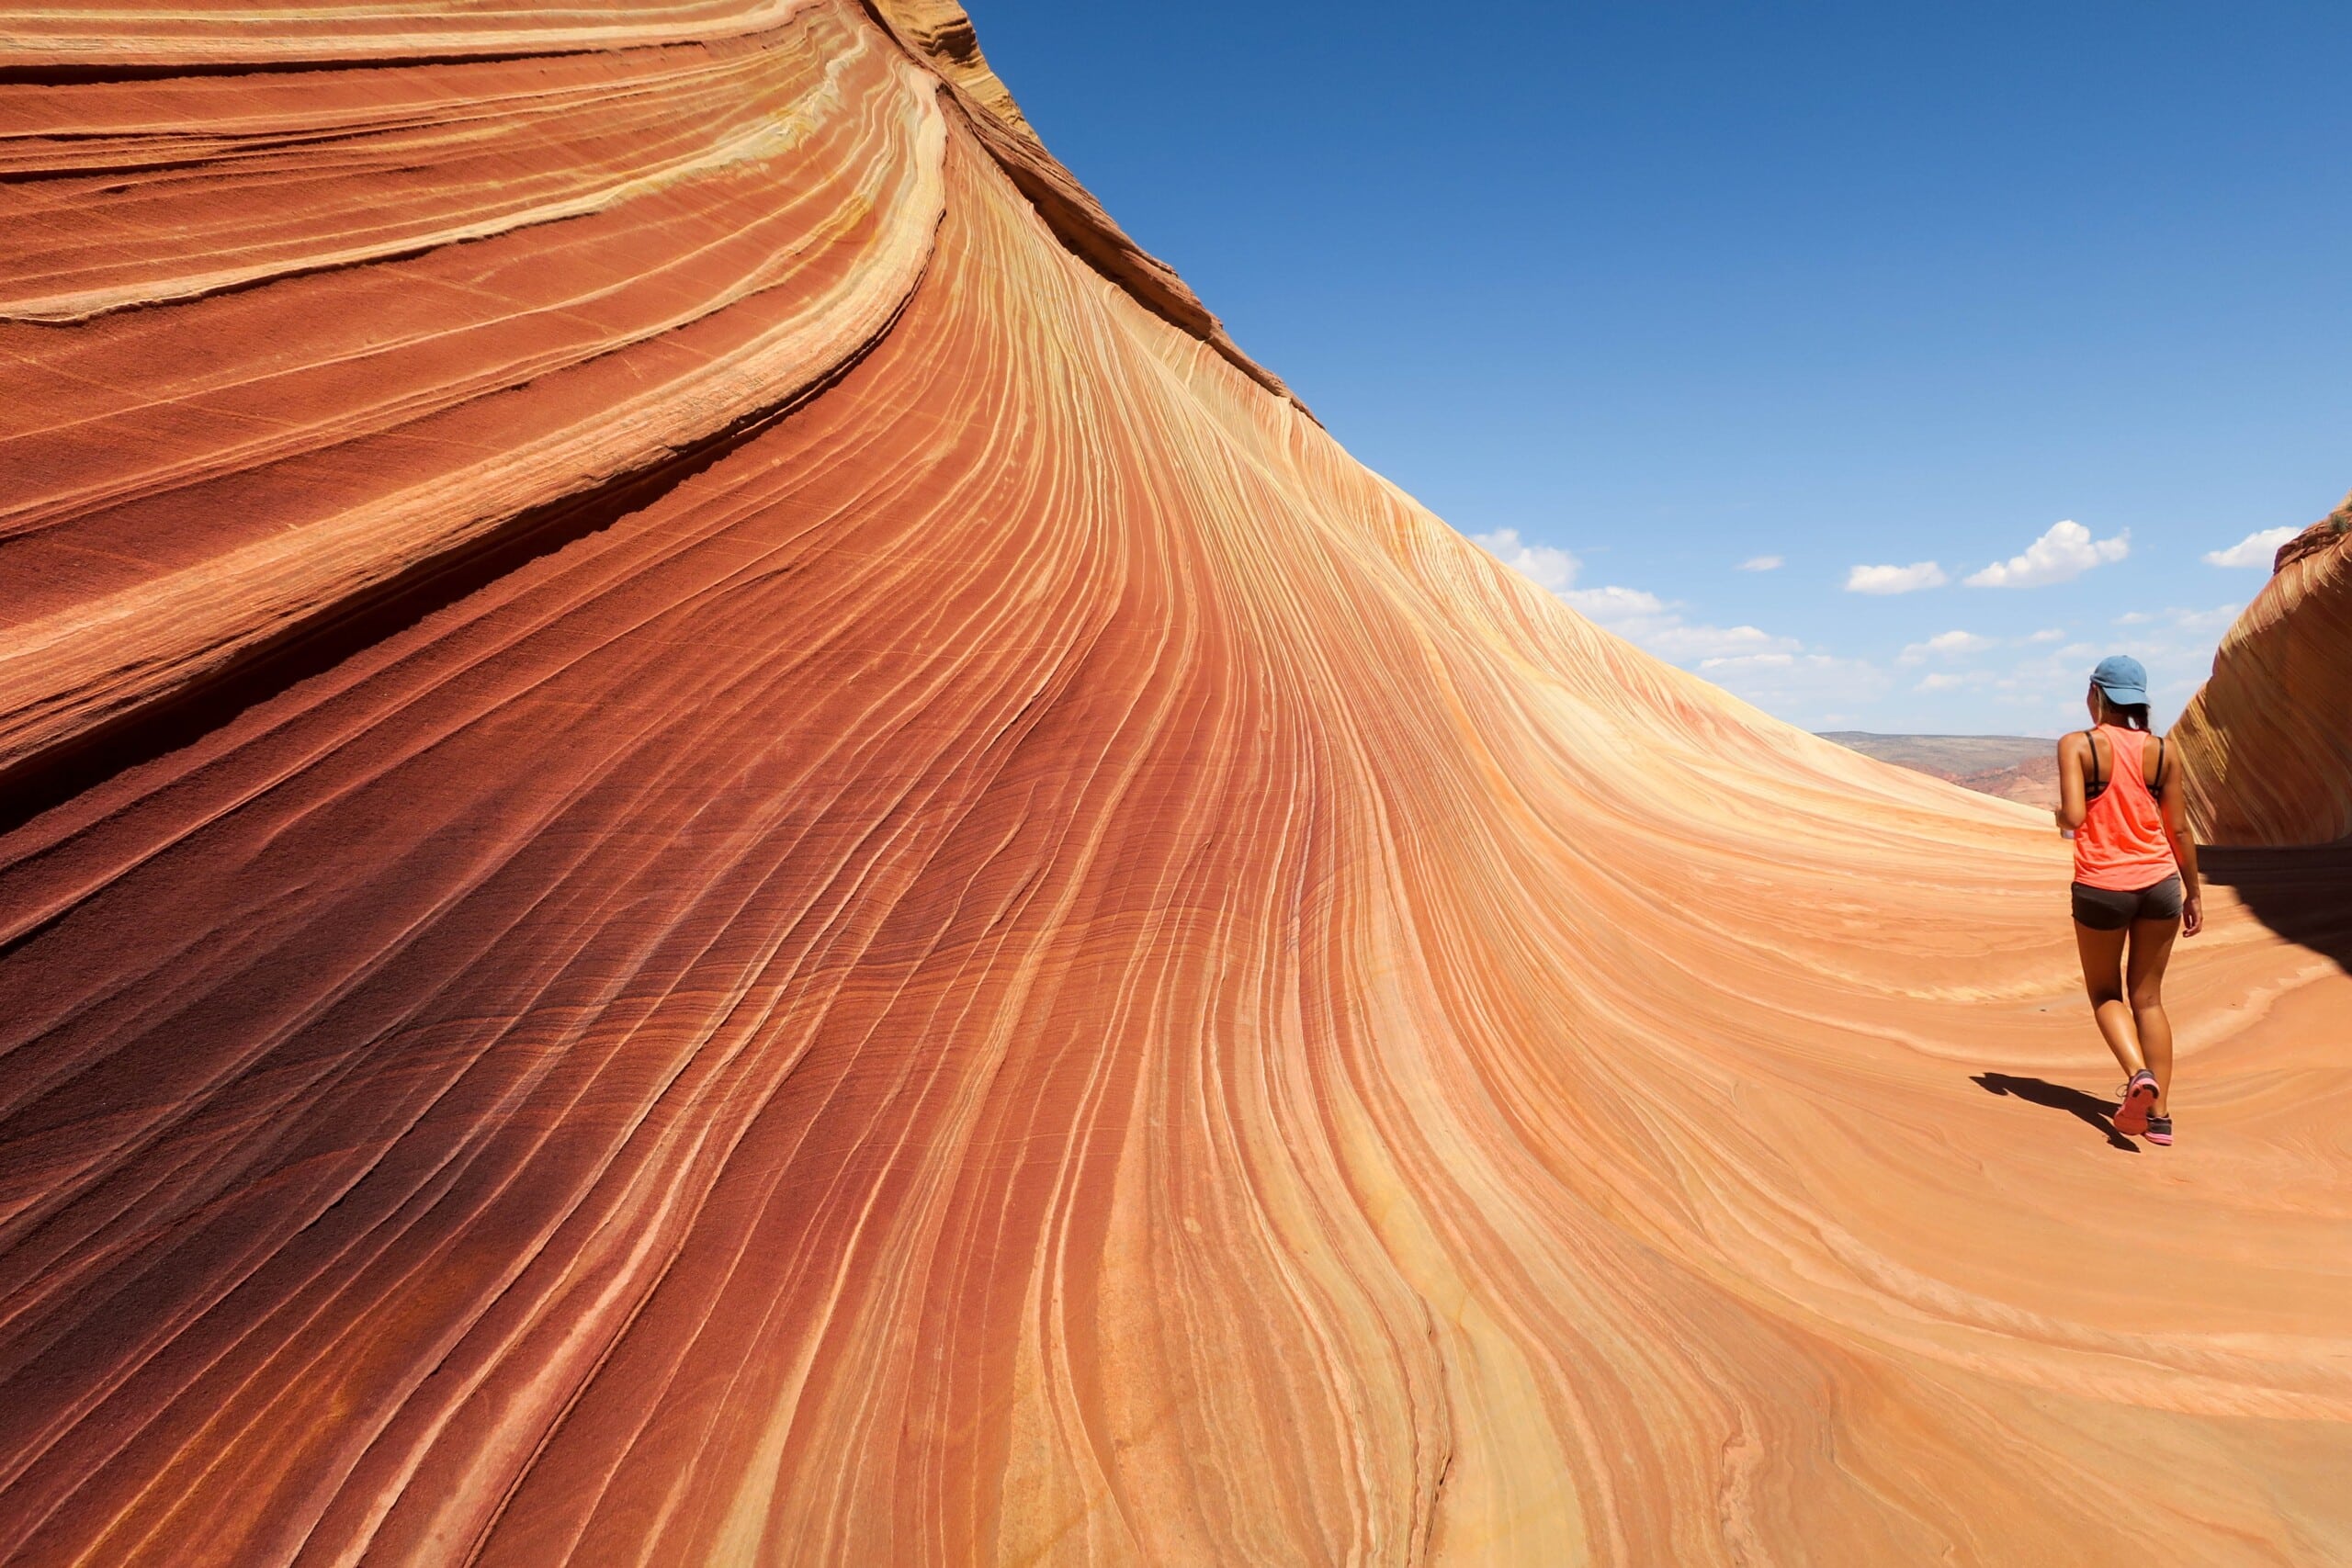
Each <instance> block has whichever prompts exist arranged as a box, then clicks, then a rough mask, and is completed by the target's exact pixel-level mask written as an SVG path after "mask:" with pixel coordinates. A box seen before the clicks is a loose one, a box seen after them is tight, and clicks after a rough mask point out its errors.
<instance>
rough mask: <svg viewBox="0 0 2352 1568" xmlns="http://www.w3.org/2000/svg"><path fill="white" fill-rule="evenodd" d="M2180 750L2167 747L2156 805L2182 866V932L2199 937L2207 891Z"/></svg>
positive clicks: (2175, 856) (2167, 836)
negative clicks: (2191, 831) (2199, 865)
mask: <svg viewBox="0 0 2352 1568" xmlns="http://www.w3.org/2000/svg"><path fill="white" fill-rule="evenodd" d="M2183 772H2185V770H2184V769H2183V768H2182V767H2181V765H2180V748H2179V747H2177V746H2173V745H2166V746H2165V778H2164V783H2163V784H2161V785H2159V786H2158V788H2157V790H2156V805H2157V807H2159V808H2161V809H2162V810H2163V812H2164V818H2165V838H2167V839H2169V840H2172V858H2173V859H2174V860H2176V861H2177V862H2178V863H2180V893H2181V902H2180V929H2181V931H2182V933H2183V934H2184V935H2187V936H2195V935H2196V934H2197V933H2198V932H2199V931H2202V930H2204V929H2205V890H2204V886H2203V885H2202V884H2201V883H2200V882H2199V880H2198V875H2197V840H2195V839H2194V838H2192V837H2191V836H2190V835H2189V831H2188V792H2187V791H2186V790H2184V789H2182V787H2181V774H2182V773H2183Z"/></svg>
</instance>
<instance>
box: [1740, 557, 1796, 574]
mask: <svg viewBox="0 0 2352 1568" xmlns="http://www.w3.org/2000/svg"><path fill="white" fill-rule="evenodd" d="M1788 564H1789V563H1788V562H1787V561H1785V560H1783V559H1782V558H1780V557H1779V556H1750V557H1748V558H1747V559H1746V560H1744V561H1742V562H1740V563H1739V570H1742V571H1778V570H1781V568H1782V567H1784V566H1786V565H1788Z"/></svg>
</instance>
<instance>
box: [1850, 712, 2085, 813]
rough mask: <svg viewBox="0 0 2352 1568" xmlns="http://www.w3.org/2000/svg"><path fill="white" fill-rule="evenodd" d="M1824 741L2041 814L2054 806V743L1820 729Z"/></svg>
mask: <svg viewBox="0 0 2352 1568" xmlns="http://www.w3.org/2000/svg"><path fill="white" fill-rule="evenodd" d="M1822 739H1825V740H1835V741H1836V742H1837V743H1838V745H1840V746H1844V747H1848V748H1849V749H1850V750H1856V751H1860V753H1861V754H1862V755H1863V756H1865V757H1875V758H1877V759H1878V760H1879V761H1882V762H1892V763H1894V765H1895V766H1896V767H1898V768H1909V769H1911V770H1912V771H1913V772H1914V773H1926V774H1928V776H1929V777H1930V778H1939V779H1941V780H1943V781H1944V782H1945V783H1946V784H1958V785H1960V786H1961V787H1962V789H1973V790H1974V791H1976V792H1977V793H1978V794H1980V795H1996V796H1998V797H1999V798H2001V799H2003V800H2014V801H2017V802H2018V803H2019V804H2021V805H2025V806H2038V807H2043V808H2044V809H2050V808H2053V807H2056V806H2057V804H2058V742H2057V741H2056V740H2055V739H2037V738H2034V737H2030V736H2023V735H1876V734H1871V733H1868V732H1866V731H1861V730H1851V729H1838V730H1824V731H1823V732H1822Z"/></svg>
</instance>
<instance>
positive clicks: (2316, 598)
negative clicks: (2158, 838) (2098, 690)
mask: <svg viewBox="0 0 2352 1568" xmlns="http://www.w3.org/2000/svg"><path fill="white" fill-rule="evenodd" d="M2347 521H2352V497H2347V498H2346V502H2345V504H2344V505H2343V506H2341V507H2338V508H2337V509H2336V510H2335V512H2334V513H2331V514H2329V515H2328V516H2327V517H2326V518H2324V519H2323V520H2321V521H2320V522H2318V523H2315V524H2313V525H2312V526H2311V527H2309V528H2307V529H2305V530H2304V531H2303V532H2302V533H2301V534H2299V535H2297V536H2295V537H2294V538H2292V539H2290V540H2288V541H2287V542H2286V543H2285V544H2284V545H2282V546H2280V547H2279V548H2278V564H2277V568H2276V570H2275V572H2274V574H2273V576H2272V577H2271V579H2270V581H2268V582H2267V583H2265V584H2264V585H2263V588H2262V592H2259V593H2257V594H2256V595H2255V597H2254V602H2253V603H2252V604H2248V605H2247V606H2246V607H2245V611H2244V612H2243V613H2242V614H2241V615H2239V616H2238V618H2237V621H2236V623H2235V624H2234V625H2233V626H2231V627H2230V629H2229V631H2228V633H2227V634H2225V635H2224V636H2223V637H2222V645H2221V647H2220V649H2218V650H2216V652H2215V653H2214V655H2213V673H2212V677H2211V679H2210V680H2208V681H2207V682H2205V684H2204V686H2203V687H2202V688H2200V689H2199V692H2198V694H2197V695H2196V696H2195V697H2193V698H2191V699H2190V701H2189V705H2188V708H2187V709H2186V710H2185V711H2184V712H2183V713H2182V715H2181V718H2180V723H2179V724H2178V725H2177V727H2176V728H2174V730H2173V734H2174V735H2175V736H2176V737H2177V738H2178V739H2179V741H2180V743H2181V747H2182V754H2183V756H2184V757H2185V758H2186V759H2187V760H2188V762H2189V764H2190V768H2189V773H2188V785H2189V810H2190V815H2191V818H2192V819H2193V820H2194V821H2195V823H2196V826H2197V831H2198V836H2199V838H2200V839H2203V840H2210V841H2212V842H2216V843H2224V844H2324V843H2333V842H2335V841H2336V840H2343V839H2347V838H2352V534H2347V533H2346V531H2345V529H2346V523H2347Z"/></svg>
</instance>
